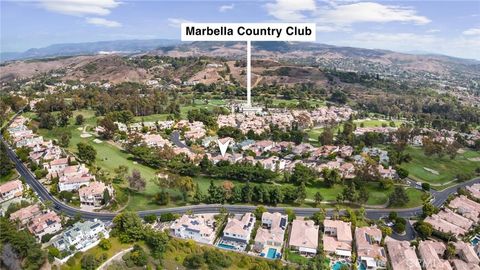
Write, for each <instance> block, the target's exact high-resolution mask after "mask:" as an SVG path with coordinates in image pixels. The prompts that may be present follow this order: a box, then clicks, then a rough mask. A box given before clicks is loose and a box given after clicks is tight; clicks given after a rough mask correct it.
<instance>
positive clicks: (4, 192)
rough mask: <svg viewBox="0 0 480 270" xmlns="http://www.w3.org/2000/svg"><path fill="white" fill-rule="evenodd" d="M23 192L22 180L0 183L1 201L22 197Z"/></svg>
mask: <svg viewBox="0 0 480 270" xmlns="http://www.w3.org/2000/svg"><path fill="white" fill-rule="evenodd" d="M22 193H23V184H22V181H20V180H13V181H9V182H6V183H4V184H2V185H0V202H4V201H8V200H11V199H13V198H16V197H21V196H22Z"/></svg>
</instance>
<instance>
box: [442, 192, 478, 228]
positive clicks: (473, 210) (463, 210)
mask: <svg viewBox="0 0 480 270" xmlns="http://www.w3.org/2000/svg"><path fill="white" fill-rule="evenodd" d="M448 206H449V207H450V208H452V209H455V211H456V212H457V213H459V214H460V215H462V216H464V217H466V218H468V219H470V220H472V221H473V222H474V223H476V224H478V223H479V222H480V203H477V202H474V201H472V200H470V199H468V198H467V196H465V195H460V196H458V197H456V198H455V199H453V200H452V201H451V202H450V204H449V205H448Z"/></svg>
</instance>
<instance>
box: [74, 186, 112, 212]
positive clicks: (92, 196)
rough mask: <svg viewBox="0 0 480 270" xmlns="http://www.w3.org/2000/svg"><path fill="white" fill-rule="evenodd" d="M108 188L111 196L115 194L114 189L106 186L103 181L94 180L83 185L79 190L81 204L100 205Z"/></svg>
mask: <svg viewBox="0 0 480 270" xmlns="http://www.w3.org/2000/svg"><path fill="white" fill-rule="evenodd" d="M105 190H107V192H108V194H109V195H110V197H111V196H112V195H113V189H112V188H111V187H108V186H105V184H104V183H103V182H98V181H94V182H91V183H90V184H89V185H88V186H83V187H81V188H80V189H79V190H78V194H79V196H80V204H81V205H84V206H94V207H99V206H101V205H102V204H103V203H104V202H103V195H104V193H105Z"/></svg>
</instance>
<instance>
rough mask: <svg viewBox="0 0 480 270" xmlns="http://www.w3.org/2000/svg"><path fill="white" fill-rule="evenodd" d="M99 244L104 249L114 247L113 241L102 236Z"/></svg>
mask: <svg viewBox="0 0 480 270" xmlns="http://www.w3.org/2000/svg"><path fill="white" fill-rule="evenodd" d="M98 246H99V247H100V248H102V249H103V250H109V249H110V248H111V247H112V243H111V242H110V240H108V239H107V238H102V239H101V240H100V243H98Z"/></svg>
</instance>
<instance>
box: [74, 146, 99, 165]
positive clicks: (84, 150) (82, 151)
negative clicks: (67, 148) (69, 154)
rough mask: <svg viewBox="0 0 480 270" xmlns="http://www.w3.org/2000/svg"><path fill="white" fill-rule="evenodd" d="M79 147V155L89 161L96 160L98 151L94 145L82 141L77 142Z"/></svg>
mask: <svg viewBox="0 0 480 270" xmlns="http://www.w3.org/2000/svg"><path fill="white" fill-rule="evenodd" d="M77 149H78V153H77V154H78V157H79V158H80V159H81V160H83V161H85V162H88V163H93V162H94V161H95V158H96V156H97V151H96V150H95V148H93V146H91V145H89V144H86V143H83V142H80V143H78V144H77Z"/></svg>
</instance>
